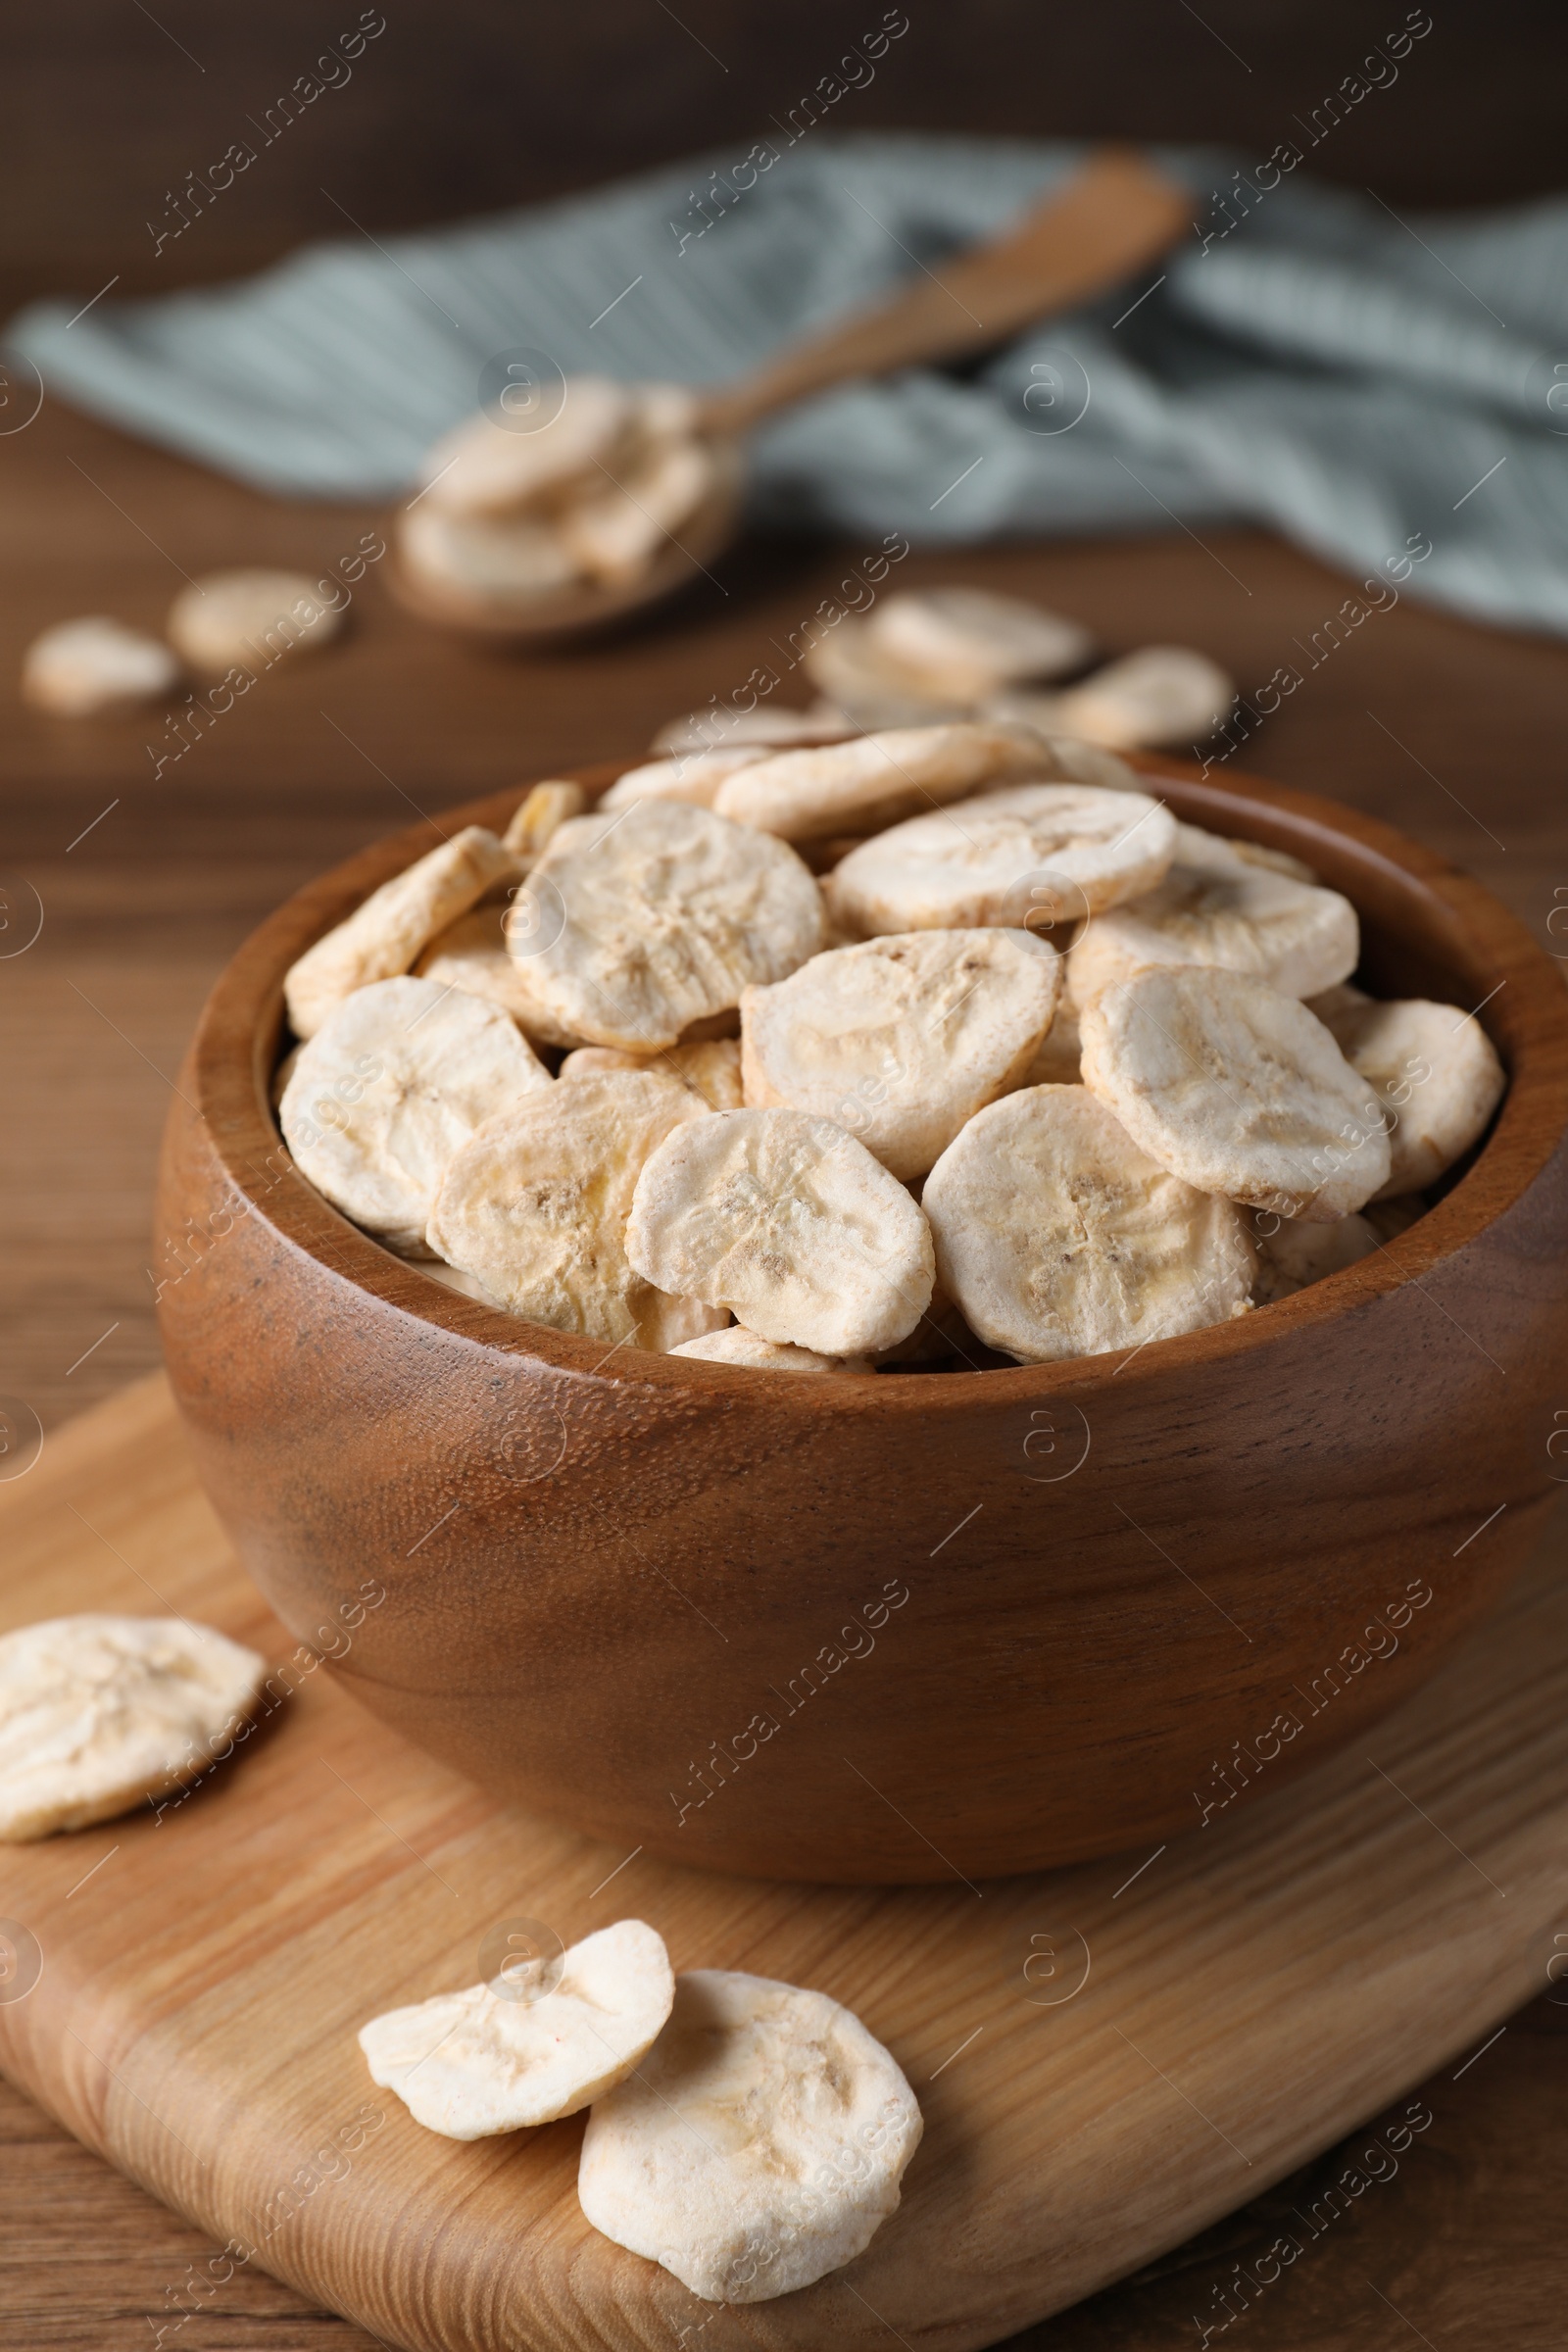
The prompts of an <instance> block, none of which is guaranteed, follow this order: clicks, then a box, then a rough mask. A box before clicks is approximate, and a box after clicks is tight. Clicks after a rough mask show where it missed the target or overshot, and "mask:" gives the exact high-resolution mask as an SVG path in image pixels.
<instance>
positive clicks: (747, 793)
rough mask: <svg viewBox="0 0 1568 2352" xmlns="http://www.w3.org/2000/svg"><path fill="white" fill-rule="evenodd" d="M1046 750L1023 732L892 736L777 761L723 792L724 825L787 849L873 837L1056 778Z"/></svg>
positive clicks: (739, 773)
mask: <svg viewBox="0 0 1568 2352" xmlns="http://www.w3.org/2000/svg"><path fill="white" fill-rule="evenodd" d="M1053 764H1054V763H1053V760H1052V754H1051V751H1050V749H1049V748H1048V746H1047V745H1046V744H1044V743H1043V742H1042V741H1041V739H1040V738H1039V736H1038V735H1035V734H1033V733H1032V732H1031V731H1030V730H1029V729H1028V728H1026V727H998V726H982V725H979V724H977V723H974V722H972V721H965V722H962V723H960V724H957V725H955V726H946V727H941V726H936V727H933V726H924V727H894V728H890V729H888V730H886V731H885V732H884V733H882V734H880V735H858V736H857V737H855V739H854V740H853V741H852V742H849V743H830V744H824V745H822V746H820V747H819V748H818V749H816V750H808V751H798V752H775V753H774V754H772V756H771V757H770V758H768V759H766V760H755V761H752V762H749V763H748V764H747V765H746V766H744V767H740V768H737V769H736V771H735V773H734V774H733V775H732V776H729V777H727V778H726V779H725V781H724V782H723V783H722V784H721V785H720V786H719V788H718V792H717V795H716V796H715V798H714V802H713V806H714V808H715V809H717V810H718V813H719V815H720V816H728V817H732V818H733V819H734V820H735V822H736V823H737V824H743V825H755V826H757V827H758V828H759V829H760V831H762V832H764V833H776V834H777V835H778V836H779V838H780V839H781V840H784V841H809V840H811V839H813V838H814V837H816V836H818V835H820V834H824V833H829V834H831V833H858V832H870V831H874V830H875V828H876V827H877V826H878V825H885V824H890V823H892V822H894V821H895V820H896V819H897V818H900V817H904V816H907V815H909V814H911V813H912V812H913V811H914V810H916V809H930V808H934V807H939V806H941V805H943V804H944V803H946V802H949V801H956V800H962V799H963V798H964V797H965V796H966V795H967V794H969V793H971V792H976V791H978V790H979V788H980V786H981V785H982V784H991V783H997V782H1001V781H1003V780H1004V779H1006V778H1010V777H1014V776H1044V775H1049V774H1051V773H1052V772H1053Z"/></svg>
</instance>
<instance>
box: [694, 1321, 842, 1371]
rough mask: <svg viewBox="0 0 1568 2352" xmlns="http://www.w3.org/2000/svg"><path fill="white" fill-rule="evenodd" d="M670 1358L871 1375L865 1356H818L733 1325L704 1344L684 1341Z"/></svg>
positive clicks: (766, 1368)
mask: <svg viewBox="0 0 1568 2352" xmlns="http://www.w3.org/2000/svg"><path fill="white" fill-rule="evenodd" d="M669 1352H670V1354H671V1355H695V1356H698V1357H700V1358H701V1360H702V1361H703V1362H704V1363H705V1364H740V1365H743V1366H744V1367H745V1369H746V1370H747V1371H748V1372H869V1371H870V1369H871V1366H870V1363H869V1361H868V1360H867V1358H866V1357H865V1356H863V1355H817V1354H816V1353H815V1352H814V1351H813V1350H812V1349H811V1348H790V1347H783V1348H781V1347H779V1346H778V1345H777V1344H776V1342H774V1341H772V1340H760V1339H759V1338H758V1336H757V1334H756V1332H755V1331H747V1330H745V1329H744V1328H743V1327H742V1325H740V1324H739V1323H732V1324H731V1325H730V1327H729V1329H728V1331H711V1332H709V1333H708V1335H707V1337H706V1338H704V1339H701V1340H683V1341H682V1342H681V1345H680V1346H679V1347H678V1348H671V1349H670V1350H669Z"/></svg>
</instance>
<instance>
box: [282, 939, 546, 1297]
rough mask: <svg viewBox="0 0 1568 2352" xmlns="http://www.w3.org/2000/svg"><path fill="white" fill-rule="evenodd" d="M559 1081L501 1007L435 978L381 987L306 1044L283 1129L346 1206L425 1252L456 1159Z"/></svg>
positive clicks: (342, 1009) (306, 1165) (394, 1242)
mask: <svg viewBox="0 0 1568 2352" xmlns="http://www.w3.org/2000/svg"><path fill="white" fill-rule="evenodd" d="M554 1084H555V1082H554V1080H553V1079H552V1078H551V1076H550V1073H549V1071H548V1070H547V1069H546V1068H545V1067H544V1065H543V1063H542V1062H540V1061H539V1060H537V1059H536V1057H535V1055H534V1054H533V1051H532V1049H531V1048H530V1046H529V1044H528V1041H527V1039H526V1038H525V1037H523V1036H522V1034H521V1033H520V1031H519V1030H518V1028H517V1026H516V1023H515V1021H512V1020H509V1019H508V1017H507V1015H506V1014H505V1013H504V1012H503V1011H502V1010H501V1008H500V1006H499V1005H490V1004H487V1003H486V1002H485V1000H484V999H483V998H482V997H472V996H467V995H466V994H465V993H464V992H463V990H461V989H459V988H454V987H451V986H443V985H442V984H440V983H439V982H437V981H435V980H377V981H374V982H372V983H371V985H370V986H369V987H368V988H362V989H357V990H356V991H355V993H354V995H353V996H352V997H348V998H346V999H345V1000H344V1002H343V1003H342V1004H341V1005H339V1006H338V1008H337V1010H336V1012H334V1013H333V1014H332V1016H331V1018H330V1019H329V1020H328V1021H327V1022H326V1023H325V1025H324V1026H323V1027H322V1028H320V1029H319V1030H318V1032H317V1034H316V1035H315V1036H314V1037H313V1038H312V1039H311V1040H310V1041H309V1043H308V1044H307V1045H305V1046H303V1047H302V1048H301V1050H300V1057H299V1060H298V1062H297V1063H296V1064H295V1068H294V1075H293V1076H292V1078H290V1080H289V1082H288V1085H287V1087H286V1088H285V1090H284V1094H283V1102H282V1106H281V1109H280V1110H279V1112H278V1123H279V1125H280V1126H281V1128H282V1130H283V1137H284V1141H285V1142H286V1143H287V1145H288V1148H289V1150H290V1151H291V1152H293V1154H294V1158H295V1161H296V1163H297V1165H298V1166H299V1168H300V1171H301V1173H302V1174H303V1175H305V1176H306V1177H308V1178H309V1180H310V1182H311V1183H312V1184H314V1185H315V1187H316V1189H317V1191H318V1192H319V1193H321V1194H323V1195H324V1197H325V1198H326V1199H327V1200H328V1201H331V1203H332V1205H333V1207H334V1208H339V1209H341V1210H342V1212H343V1214H344V1215H345V1216H346V1217H352V1218H353V1220H354V1222H355V1224H356V1225H360V1226H363V1227H364V1228H365V1230H366V1232H367V1233H373V1234H376V1235H378V1236H379V1237H380V1238H381V1239H382V1240H384V1241H385V1242H386V1243H387V1244H388V1246H389V1247H390V1248H392V1249H394V1250H407V1251H410V1252H413V1253H414V1254H416V1255H422V1254H423V1251H424V1247H425V1243H424V1227H425V1220H426V1218H427V1217H428V1215H429V1212H430V1203H431V1201H433V1200H434V1198H435V1190H436V1186H437V1185H438V1184H439V1183H440V1180H441V1171H442V1170H443V1168H444V1167H445V1166H446V1164H447V1161H448V1160H449V1159H450V1158H451V1157H452V1154H453V1152H456V1151H457V1150H458V1149H459V1147H460V1146H461V1145H463V1144H466V1142H467V1140H468V1138H469V1137H470V1136H471V1135H472V1134H473V1132H474V1130H475V1129H476V1128H478V1127H481V1126H482V1125H483V1124H484V1122H485V1121H486V1120H487V1119H489V1118H492V1117H493V1116H494V1115H495V1113H496V1112H497V1111H501V1110H506V1109H508V1108H510V1107H511V1106H512V1105H513V1104H514V1103H517V1102H519V1101H520V1100H521V1099H522V1097H523V1096H525V1095H529V1094H533V1093H535V1092H539V1091H548V1092H553V1091H554Z"/></svg>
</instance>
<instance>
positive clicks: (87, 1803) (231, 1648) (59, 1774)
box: [0, 1615, 267, 1845]
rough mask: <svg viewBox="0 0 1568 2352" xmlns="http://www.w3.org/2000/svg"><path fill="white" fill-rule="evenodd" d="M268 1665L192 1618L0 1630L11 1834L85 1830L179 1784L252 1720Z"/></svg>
mask: <svg viewBox="0 0 1568 2352" xmlns="http://www.w3.org/2000/svg"><path fill="white" fill-rule="evenodd" d="M266 1672H267V1664H266V1661H265V1659H263V1658H261V1657H260V1656H259V1655H258V1654H257V1652H256V1651H255V1650H254V1649H246V1648H244V1647H242V1646H241V1644H240V1643H239V1642H230V1641H229V1640H228V1639H227V1637H226V1636H225V1635H222V1634H219V1633H215V1632H214V1631H213V1630H212V1628H211V1627H210V1626H200V1625H191V1624H189V1623H188V1622H187V1621H186V1620H185V1619H184V1618H183V1617H112V1616H102V1615H95V1616H81V1617H50V1618H46V1619H45V1620H44V1621H43V1622H42V1623H41V1624H39V1625H25V1626H23V1627H21V1628H20V1629H19V1630H18V1631H17V1632H16V1633H12V1634H5V1635H0V1842H4V1843H6V1844H11V1845H20V1844H24V1843H25V1842H27V1841H29V1840H30V1839H32V1838H48V1837H52V1836H53V1835H54V1833H55V1832H56V1831H57V1830H84V1829H87V1828H88V1827H90V1825H91V1824H92V1823H93V1822H95V1821H108V1820H111V1819H112V1818H113V1816H114V1815H115V1814H117V1813H125V1812H128V1811H129V1810H130V1808H131V1807H132V1806H133V1805H139V1804H141V1803H143V1802H144V1800H145V1799H146V1798H148V1797H149V1796H156V1795H157V1794H158V1792H159V1790H160V1789H165V1790H167V1789H171V1788H173V1787H177V1786H178V1785H179V1783H180V1781H181V1780H182V1779H185V1778H188V1777H190V1775H192V1774H193V1773H195V1772H199V1771H200V1770H201V1769H202V1768H203V1767H204V1766H205V1765H206V1764H208V1763H210V1762H211V1761H212V1760H213V1759H214V1756H215V1754H216V1753H217V1745H218V1742H219V1741H220V1740H223V1739H225V1738H226V1737H228V1736H229V1735H230V1734H231V1733H232V1732H233V1731H234V1730H235V1728H236V1726H237V1725H238V1724H240V1723H242V1722H244V1721H245V1720H246V1719H247V1717H248V1716H249V1715H250V1713H251V1711H252V1709H253V1707H254V1706H255V1704H256V1700H257V1697H258V1694H259V1693H260V1691H261V1688H262V1678H263V1677H264V1675H265V1674H266ZM242 1736H243V1735H242Z"/></svg>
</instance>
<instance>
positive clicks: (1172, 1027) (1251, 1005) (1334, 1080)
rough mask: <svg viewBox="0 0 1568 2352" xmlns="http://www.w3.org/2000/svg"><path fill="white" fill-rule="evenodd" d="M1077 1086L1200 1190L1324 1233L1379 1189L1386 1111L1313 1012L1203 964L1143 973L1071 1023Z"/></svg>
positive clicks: (1386, 1159)
mask: <svg viewBox="0 0 1568 2352" xmlns="http://www.w3.org/2000/svg"><path fill="white" fill-rule="evenodd" d="M1080 1018H1081V1026H1082V1030H1083V1041H1084V1042H1083V1072H1084V1083H1085V1085H1086V1086H1087V1087H1089V1089H1090V1090H1091V1092H1092V1093H1094V1094H1095V1095H1096V1096H1098V1097H1099V1099H1100V1101H1101V1102H1103V1103H1104V1104H1105V1106H1106V1108H1107V1109H1109V1110H1111V1111H1113V1112H1114V1113H1115V1115H1116V1117H1117V1118H1118V1119H1119V1120H1120V1121H1121V1123H1122V1125H1123V1126H1124V1127H1125V1128H1126V1129H1127V1131H1128V1133H1129V1134H1130V1135H1131V1136H1132V1137H1133V1139H1134V1141H1135V1142H1136V1143H1138V1144H1139V1145H1140V1146H1141V1147H1142V1149H1143V1150H1144V1151H1146V1152H1148V1153H1149V1155H1150V1157H1151V1158H1152V1159H1153V1160H1156V1161H1157V1162H1158V1163H1159V1165H1160V1166H1161V1167H1162V1168H1168V1169H1169V1170H1170V1172H1171V1174H1172V1175H1175V1176H1181V1177H1184V1178H1185V1179H1186V1181H1187V1182H1188V1183H1189V1184H1192V1185H1196V1186H1197V1187H1198V1189H1199V1191H1200V1192H1204V1193H1220V1194H1223V1195H1224V1196H1225V1197H1226V1199H1227V1200H1231V1201H1241V1202H1244V1203H1245V1204H1246V1205H1248V1206H1249V1207H1252V1208H1271V1209H1274V1210H1276V1211H1277V1212H1278V1213H1279V1215H1281V1216H1283V1217H1300V1218H1303V1219H1304V1220H1305V1221H1306V1222H1307V1223H1309V1224H1329V1223H1331V1222H1332V1221H1333V1220H1334V1219H1335V1218H1336V1217H1343V1216H1344V1215H1346V1213H1347V1212H1348V1210H1350V1209H1352V1208H1360V1207H1361V1206H1363V1204H1364V1203H1365V1202H1366V1201H1370V1200H1371V1199H1372V1197H1373V1195H1374V1194H1376V1193H1378V1192H1381V1191H1382V1189H1383V1187H1384V1185H1385V1184H1386V1183H1387V1182H1388V1178H1389V1167H1390V1156H1389V1139H1388V1134H1387V1132H1386V1130H1387V1126H1388V1113H1387V1111H1386V1109H1385V1108H1384V1106H1383V1104H1382V1103H1380V1102H1379V1101H1378V1099H1377V1096H1376V1094H1375V1093H1374V1091H1373V1089H1372V1087H1371V1085H1370V1084H1369V1083H1368V1081H1367V1080H1366V1079H1364V1078H1362V1077H1361V1076H1360V1075H1359V1074H1358V1073H1357V1072H1356V1071H1355V1070H1353V1069H1351V1067H1350V1065H1349V1063H1348V1061H1347V1060H1346V1058H1345V1056H1344V1054H1342V1053H1341V1052H1340V1050H1339V1048H1338V1046H1337V1045H1336V1044H1335V1043H1334V1040H1333V1038H1332V1037H1331V1036H1330V1035H1329V1033H1328V1031H1327V1030H1326V1029H1325V1028H1324V1026H1323V1023H1322V1022H1321V1021H1320V1020H1319V1019H1318V1018H1317V1017H1316V1015H1315V1014H1313V1013H1310V1012H1308V1011H1307V1009H1306V1007H1305V1005H1300V1004H1299V1003H1298V1002H1297V1000H1296V999H1295V998H1294V997H1287V996H1284V995H1282V994H1281V992H1280V991H1279V990H1278V989H1273V988H1269V987H1266V986H1265V985H1264V984H1263V982H1261V981H1259V980H1254V979H1252V978H1250V977H1249V976H1248V975H1246V974H1243V973H1240V972H1228V971H1222V970H1220V969H1219V968H1218V967H1216V966H1213V965H1207V964H1146V965H1145V966H1143V967H1142V969H1140V970H1138V971H1135V972H1134V973H1133V974H1132V976H1131V978H1130V979H1127V980H1124V981H1121V982H1119V983H1118V984H1117V985H1116V986H1115V987H1113V988H1107V989H1105V990H1103V992H1102V993H1101V994H1100V995H1099V996H1097V997H1095V998H1094V999H1093V1000H1092V1001H1091V1003H1090V1004H1088V1005H1086V1006H1085V1007H1084V1008H1083V1011H1082V1014H1081V1016H1080Z"/></svg>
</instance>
